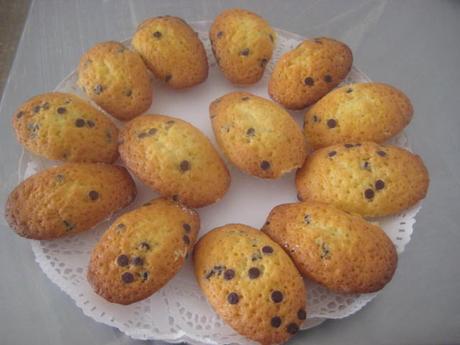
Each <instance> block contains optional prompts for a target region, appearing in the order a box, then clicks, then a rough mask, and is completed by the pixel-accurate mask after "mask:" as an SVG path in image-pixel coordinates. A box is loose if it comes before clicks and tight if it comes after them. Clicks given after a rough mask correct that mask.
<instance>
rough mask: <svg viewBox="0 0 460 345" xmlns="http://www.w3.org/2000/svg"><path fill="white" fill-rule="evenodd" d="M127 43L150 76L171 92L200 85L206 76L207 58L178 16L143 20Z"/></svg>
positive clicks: (201, 47) (200, 44) (191, 30)
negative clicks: (129, 43)
mask: <svg viewBox="0 0 460 345" xmlns="http://www.w3.org/2000/svg"><path fill="white" fill-rule="evenodd" d="M131 43H132V45H133V47H134V49H135V50H136V51H137V52H138V53H139V54H140V55H141V56H142V58H143V59H144V61H145V63H146V65H147V67H148V68H149V69H150V70H151V71H152V73H153V75H154V76H155V77H156V78H157V79H159V80H161V81H163V82H164V83H165V84H166V85H168V86H170V87H172V88H174V89H182V88H186V87H191V86H194V85H197V84H200V83H202V82H204V81H205V80H206V79H207V77H208V69H209V66H208V58H207V56H206V51H205V49H204V46H203V43H202V42H201V40H200V39H199V37H198V34H197V33H196V32H195V31H194V30H193V29H192V28H191V27H190V25H188V24H187V23H186V22H185V21H184V20H183V19H181V18H179V17H172V16H160V17H154V18H150V19H147V20H145V21H144V22H143V23H142V24H140V25H139V27H138V28H137V30H136V32H135V33H134V36H133V39H132V41H131Z"/></svg>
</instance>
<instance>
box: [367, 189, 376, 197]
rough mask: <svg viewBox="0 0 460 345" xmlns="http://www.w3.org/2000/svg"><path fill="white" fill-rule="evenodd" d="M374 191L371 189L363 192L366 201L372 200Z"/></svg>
mask: <svg viewBox="0 0 460 345" xmlns="http://www.w3.org/2000/svg"><path fill="white" fill-rule="evenodd" d="M374 194H375V193H374V191H373V190H372V189H366V190H365V191H364V196H365V197H366V199H372V198H373V197H374Z"/></svg>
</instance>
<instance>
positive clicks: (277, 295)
mask: <svg viewBox="0 0 460 345" xmlns="http://www.w3.org/2000/svg"><path fill="white" fill-rule="evenodd" d="M271 297H272V301H273V302H275V303H280V302H282V301H283V294H282V292H281V291H278V290H276V291H273V292H272V295H271Z"/></svg>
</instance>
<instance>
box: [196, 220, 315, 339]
mask: <svg viewBox="0 0 460 345" xmlns="http://www.w3.org/2000/svg"><path fill="white" fill-rule="evenodd" d="M194 269H195V276H196V279H197V281H198V284H199V285H200V287H201V289H202V290H203V293H204V294H205V296H206V298H207V299H208V301H209V303H210V304H211V306H212V307H213V308H214V310H215V311H216V312H217V313H218V314H219V316H220V317H222V318H223V319H224V321H225V322H226V323H228V324H229V325H230V326H231V327H232V328H233V329H234V330H235V331H237V332H238V333H240V334H241V335H243V336H246V337H248V338H249V339H251V340H254V341H257V342H259V343H261V344H279V343H282V342H285V341H287V340H288V339H289V338H290V337H292V336H293V335H294V334H296V333H297V332H298V330H299V328H300V325H301V324H302V323H303V321H304V320H305V319H306V315H307V314H306V310H305V302H306V290H305V286H304V282H303V279H302V277H301V276H300V274H299V272H298V271H297V269H296V267H295V266H294V264H293V262H292V261H291V259H290V258H289V256H288V255H287V254H286V253H285V252H284V250H283V249H282V248H281V247H280V246H279V245H278V244H277V243H275V242H274V241H273V240H271V239H270V238H269V237H268V236H267V235H265V234H264V233H263V232H261V231H259V230H257V229H254V228H251V227H249V226H247V225H242V224H228V225H225V226H222V227H219V228H216V229H214V230H212V231H210V232H208V233H207V234H206V235H204V236H203V237H202V238H201V239H200V240H199V242H198V243H197V244H196V246H195V249H194Z"/></svg>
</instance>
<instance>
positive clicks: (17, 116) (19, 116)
mask: <svg viewBox="0 0 460 345" xmlns="http://www.w3.org/2000/svg"><path fill="white" fill-rule="evenodd" d="M23 115H24V112H23V111H20V112H19V113H17V114H16V118H18V119H20V118H21V117H22V116H23Z"/></svg>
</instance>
